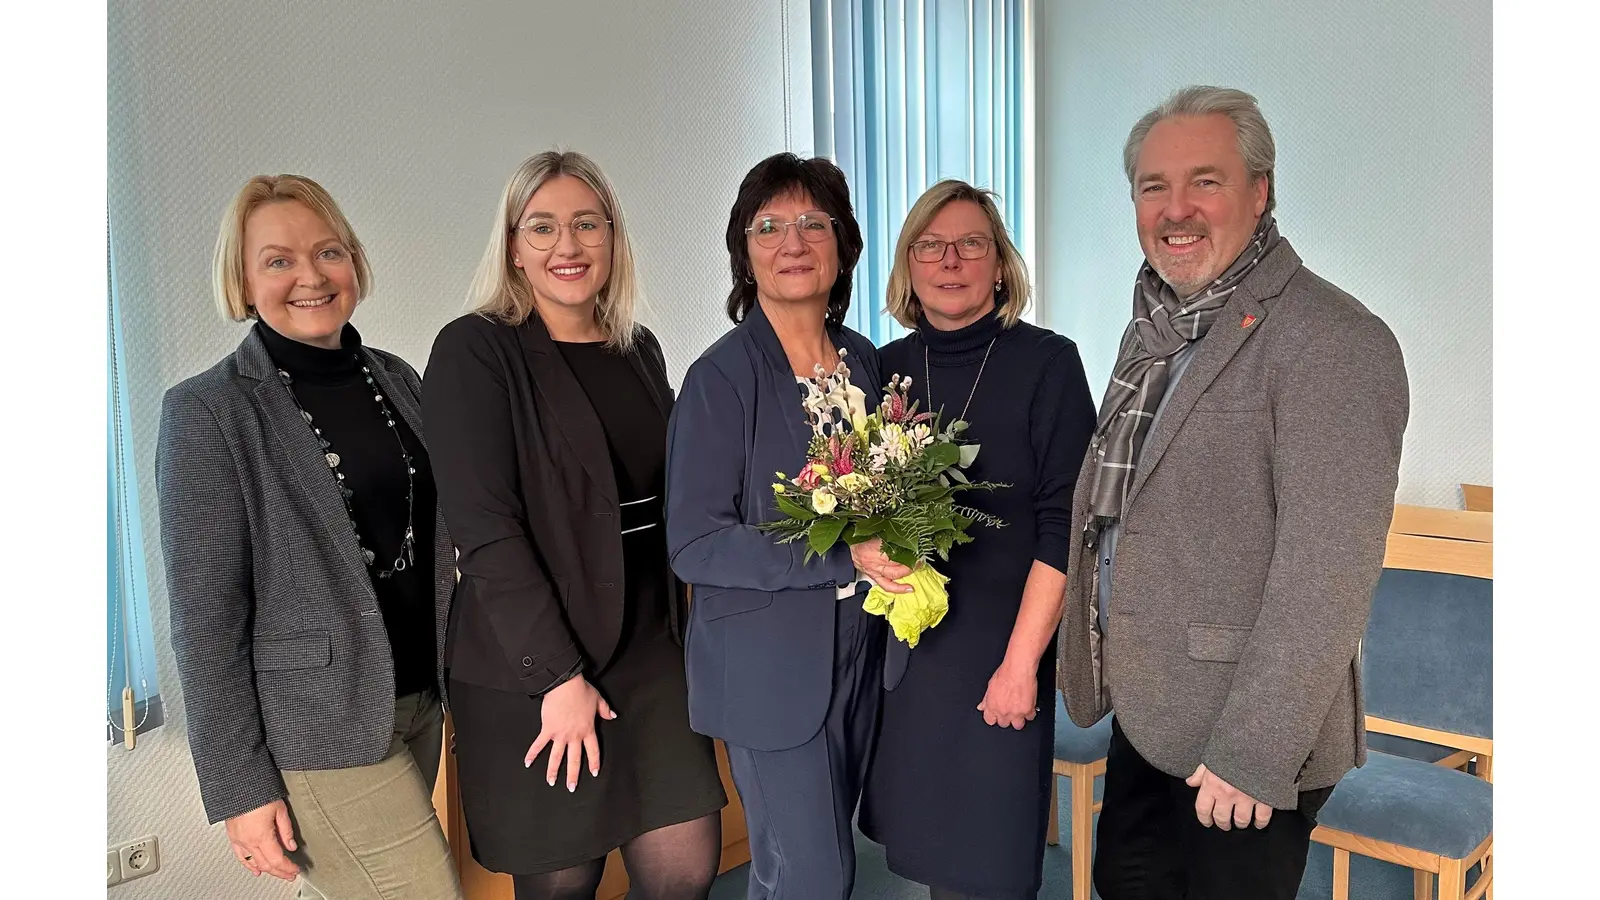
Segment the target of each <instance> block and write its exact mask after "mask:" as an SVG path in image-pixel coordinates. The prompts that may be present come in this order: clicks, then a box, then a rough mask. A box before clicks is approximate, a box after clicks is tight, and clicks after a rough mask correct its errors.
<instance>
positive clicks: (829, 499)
mask: <svg viewBox="0 0 1600 900" xmlns="http://www.w3.org/2000/svg"><path fill="white" fill-rule="evenodd" d="M838 506H839V498H838V497H835V496H834V495H833V491H830V490H828V489H827V488H817V489H816V490H815V491H812V493H811V508H812V509H814V510H816V511H817V512H819V513H821V514H822V515H827V514H828V513H831V512H833V511H834V509H835V508H837V507H838Z"/></svg>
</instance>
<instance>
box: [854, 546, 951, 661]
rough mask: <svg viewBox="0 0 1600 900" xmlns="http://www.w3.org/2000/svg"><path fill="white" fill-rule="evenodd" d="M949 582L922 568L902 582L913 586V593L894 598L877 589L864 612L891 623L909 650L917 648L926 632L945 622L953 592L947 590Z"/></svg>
mask: <svg viewBox="0 0 1600 900" xmlns="http://www.w3.org/2000/svg"><path fill="white" fill-rule="evenodd" d="M949 581H950V579H949V578H946V577H945V576H943V575H941V574H939V573H938V572H936V571H934V569H933V567H932V566H918V567H917V568H915V569H913V570H912V571H911V574H910V575H907V576H906V577H904V578H901V579H900V583H901V584H907V585H910V586H911V593H909V594H891V593H889V592H888V591H886V590H884V589H882V588H880V587H878V586H877V585H873V586H872V590H870V591H868V592H867V599H866V602H865V603H863V604H862V606H861V608H862V609H863V610H865V611H866V612H869V613H871V614H873V615H876V616H883V617H884V618H886V619H888V620H889V625H890V627H892V628H893V629H894V636H895V637H897V638H899V639H900V640H902V641H905V642H906V645H907V646H910V647H915V646H917V642H918V641H920V640H921V639H922V632H924V631H926V630H928V629H929V628H932V627H934V626H935V625H938V624H939V623H940V622H942V621H944V615H945V613H946V612H948V611H949V610H950V592H949V591H948V590H946V589H945V584H946V583H947V582H949Z"/></svg>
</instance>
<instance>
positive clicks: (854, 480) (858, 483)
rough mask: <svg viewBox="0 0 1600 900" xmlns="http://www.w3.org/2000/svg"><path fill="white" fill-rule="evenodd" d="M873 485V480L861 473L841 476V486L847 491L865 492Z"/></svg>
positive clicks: (848, 473)
mask: <svg viewBox="0 0 1600 900" xmlns="http://www.w3.org/2000/svg"><path fill="white" fill-rule="evenodd" d="M871 485H872V479H870V478H868V477H867V476H865V475H863V474H861V473H860V472H847V473H845V474H843V475H840V476H839V486H840V487H842V488H844V489H845V490H847V491H851V492H855V491H860V490H865V489H866V488H868V487H870V486H871Z"/></svg>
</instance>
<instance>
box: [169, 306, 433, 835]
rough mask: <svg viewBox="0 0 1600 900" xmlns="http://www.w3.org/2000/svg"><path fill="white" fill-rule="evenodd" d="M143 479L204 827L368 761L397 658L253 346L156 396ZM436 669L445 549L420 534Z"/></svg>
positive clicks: (415, 405) (374, 362) (390, 385)
mask: <svg viewBox="0 0 1600 900" xmlns="http://www.w3.org/2000/svg"><path fill="white" fill-rule="evenodd" d="M366 349H367V358H368V360H369V363H368V365H369V366H371V368H372V374H373V377H374V378H375V379H376V380H377V382H378V384H379V385H380V386H381V388H382V390H383V393H384V396H385V397H386V398H388V400H389V402H390V404H391V405H392V407H393V409H394V410H395V411H396V412H397V413H399V415H400V416H401V417H402V418H404V419H405V422H406V424H407V425H409V426H410V427H411V430H412V432H414V433H415V434H416V435H417V439H418V440H423V433H422V419H421V415H420V408H421V396H422V386H421V381H420V379H418V377H417V373H416V371H415V370H413V369H412V368H411V366H409V365H407V364H406V363H405V361H404V360H402V359H400V358H399V357H397V356H395V355H393V354H391V353H386V352H384V351H382V350H376V349H373V348H371V347H368V348H366ZM156 487H157V492H158V494H159V497H160V506H161V547H162V553H163V555H164V557H165V561H166V575H167V595H168V600H169V603H170V606H171V617H172V618H171V623H172V625H171V627H172V646H173V650H174V651H175V653H176V655H177V661H178V675H179V678H180V680H181V681H182V684H183V704H184V710H185V713H186V715H187V717H188V721H189V747H190V751H191V753H192V754H193V756H194V767H195V773H196V774H197V775H198V777H199V780H200V796H201V800H202V801H203V802H204V804H205V809H206V817H207V819H208V820H209V821H211V822H213V823H216V822H220V821H222V820H223V819H227V818H229V817H232V816H236V815H238V814H240V813H244V812H249V811H250V810H252V809H255V808H257V807H260V806H263V805H265V804H267V803H270V802H272V801H273V800H277V799H281V798H282V797H284V796H285V791H284V786H283V779H282V776H281V775H280V774H279V772H280V770H283V769H290V770H294V769H333V768H346V767H351V766H362V765H371V764H373V763H376V762H379V761H380V760H382V759H383V758H384V755H385V754H386V753H387V752H388V749H389V743H390V738H391V736H392V734H393V731H394V661H393V658H392V656H391V650H390V647H389V638H388V634H387V631H386V629H385V626H384V622H383V616H382V615H381V614H380V613H379V610H378V595H377V591H376V590H375V589H374V588H373V585H372V578H371V576H370V575H369V574H368V572H367V567H366V562H365V560H364V559H363V558H362V556H361V548H360V546H359V545H358V544H357V543H356V538H355V534H354V532H353V531H352V529H351V527H350V519H349V516H348V514H347V513H346V511H345V508H344V503H343V501H342V500H341V499H340V497H339V490H338V487H337V484H336V482H335V480H334V478H333V475H332V474H331V471H330V470H329V468H328V466H327V464H326V463H325V462H324V461H323V458H322V450H321V448H320V447H318V445H317V443H316V438H315V437H314V436H313V435H312V433H311V429H310V428H309V427H307V425H306V422H305V420H304V419H302V418H301V417H300V412H299V410H298V409H297V408H296V406H295V403H294V399H293V398H292V397H291V396H290V395H289V389H288V388H287V387H285V386H284V385H283V383H282V382H281V381H280V380H279V379H278V374H277V367H276V366H275V365H274V364H273V362H272V359H271V357H269V356H268V355H267V348H266V345H265V344H264V343H263V342H262V340H261V337H260V336H259V335H258V334H257V333H256V331H255V330H254V329H252V330H251V331H250V333H249V335H248V336H247V337H245V339H244V341H243V343H241V344H240V345H239V349H238V350H236V351H234V352H233V353H232V354H230V355H229V356H227V357H226V358H224V359H223V360H222V361H221V362H219V363H217V364H216V365H215V366H213V367H211V368H210V369H208V370H207V371H205V372H202V373H200V374H199V375H196V376H194V377H192V378H189V379H188V380H186V381H183V382H181V383H179V384H178V385H176V386H174V387H173V388H171V389H170V390H168V391H167V393H166V396H165V398H164V399H163V402H162V406H161V436H160V441H159V450H158V452H157V472H156ZM434 535H435V537H434V548H433V552H434V578H435V593H434V596H435V607H436V609H435V622H436V625H435V631H436V635H435V639H436V643H437V647H438V652H437V658H438V659H440V660H443V658H444V653H443V647H444V634H445V623H446V621H447V617H448V615H449V606H450V600H451V597H452V594H453V592H454V590H455V551H454V550H453V548H452V547H451V544H450V536H449V533H448V532H447V531H446V530H445V525H444V519H443V517H442V516H440V515H439V514H438V513H437V512H436V513H435V524H434Z"/></svg>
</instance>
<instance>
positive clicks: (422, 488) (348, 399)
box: [255, 321, 438, 696]
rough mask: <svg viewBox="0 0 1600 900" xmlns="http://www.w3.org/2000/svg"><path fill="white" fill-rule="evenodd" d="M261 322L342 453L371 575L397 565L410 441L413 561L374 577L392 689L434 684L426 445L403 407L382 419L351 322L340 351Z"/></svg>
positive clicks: (433, 498)
mask: <svg viewBox="0 0 1600 900" xmlns="http://www.w3.org/2000/svg"><path fill="white" fill-rule="evenodd" d="M255 327H256V329H257V330H258V331H259V332H260V334H261V339H262V340H263V341H264V342H265V343H266V345H267V353H268V354H269V355H270V356H271V357H272V361H273V362H274V363H275V364H277V366H278V367H279V368H280V369H282V370H284V371H286V372H288V373H289V376H290V378H291V379H292V381H291V383H290V385H289V388H290V390H291V391H293V392H294V396H295V400H296V401H298V402H299V404H300V407H301V408H302V409H304V410H305V411H306V412H308V413H310V414H311V417H312V418H313V419H315V420H316V423H317V427H318V428H320V429H322V436H323V438H324V439H325V440H327V441H328V443H329V444H330V445H332V446H331V448H330V449H331V450H332V452H334V453H337V454H339V471H340V472H342V473H344V477H345V482H344V483H345V485H346V486H347V487H349V488H350V490H351V491H352V494H353V496H352V497H351V498H350V505H351V508H352V509H353V510H354V513H355V520H356V528H357V529H358V530H359V531H360V533H361V539H362V543H363V544H364V545H365V546H366V548H367V549H368V550H371V551H372V552H373V553H375V554H376V555H377V563H376V566H375V567H374V568H373V569H369V570H368V573H369V575H370V574H371V573H372V572H374V571H376V569H378V568H389V567H390V566H392V565H393V564H394V560H395V557H396V556H397V555H398V554H399V553H400V548H401V544H402V542H403V541H404V538H405V533H406V519H407V483H406V466H405V461H404V459H403V458H402V457H401V455H400V446H399V444H397V443H396V441H395V435H396V433H398V434H399V437H400V440H401V441H403V442H405V448H406V452H407V453H409V454H410V455H411V459H412V466H413V468H415V469H416V470H417V472H416V475H414V476H412V483H413V484H414V486H415V498H414V500H415V502H414V505H413V506H412V509H411V514H410V519H411V525H412V529H413V532H414V534H415V540H414V550H413V552H412V557H411V558H412V560H413V561H414V564H413V565H410V566H409V567H408V568H406V569H405V571H403V572H396V573H395V574H393V575H391V576H389V577H388V578H376V577H373V579H372V583H373V586H374V587H375V588H376V589H377V592H378V607H379V609H380V610H382V613H383V622H384V626H385V627H386V628H387V629H388V633H389V648H390V651H391V652H392V653H393V655H394V681H395V695H396V696H401V695H405V694H413V693H417V692H420V691H425V690H428V689H429V688H431V687H432V686H433V683H434V678H435V675H434V654H435V652H436V651H435V646H434V598H433V592H434V584H433V552H434V548H433V539H434V517H435V510H436V504H437V503H438V494H437V492H436V491H435V489H434V484H433V469H432V466H431V465H430V464H429V460H428V451H427V450H425V449H424V448H423V446H422V442H421V441H420V440H418V439H417V436H416V435H415V434H413V433H412V431H411V429H410V428H409V427H407V425H406V423H405V421H404V420H403V419H401V418H399V416H398V413H397V415H396V418H395V427H394V429H390V428H389V426H388V425H387V424H386V420H385V418H384V416H383V414H382V413H381V411H380V410H379V407H378V403H377V401H376V400H374V399H373V391H371V390H370V389H369V388H368V386H367V383H366V376H364V375H363V374H362V373H361V364H360V362H358V361H357V358H358V355H359V354H360V353H361V335H360V333H359V332H357V331H356V329H355V326H354V325H345V327H344V331H343V333H342V334H341V343H342V346H341V347H340V349H338V350H327V349H324V348H322V347H313V346H311V345H310V344H302V343H300V342H299V341H296V340H293V339H290V338H286V337H284V336H283V335H281V334H278V333H277V332H276V331H273V330H272V328H270V327H269V326H268V325H267V324H266V323H265V322H260V321H258V322H257V323H256V326H255ZM390 408H391V409H393V408H394V407H393V402H392V401H391V402H390ZM307 427H309V426H307Z"/></svg>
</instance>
